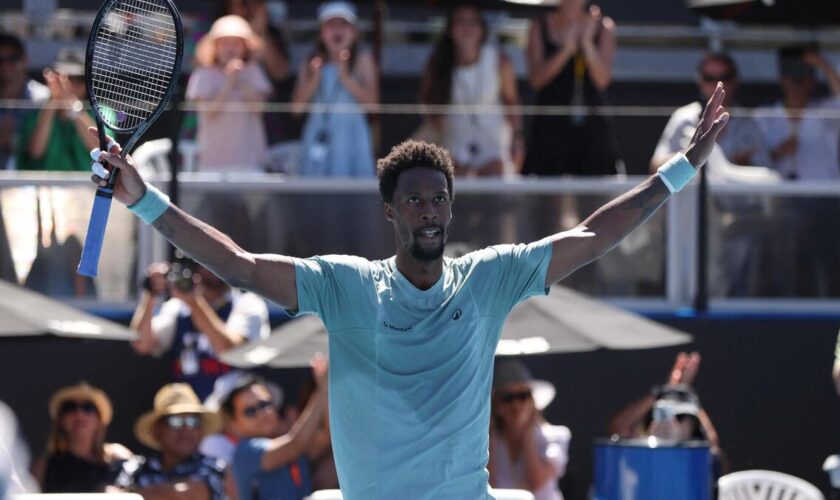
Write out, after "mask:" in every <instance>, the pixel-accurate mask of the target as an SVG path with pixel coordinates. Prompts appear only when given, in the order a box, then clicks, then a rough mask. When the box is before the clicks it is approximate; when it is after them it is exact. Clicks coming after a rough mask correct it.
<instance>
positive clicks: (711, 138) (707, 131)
mask: <svg viewBox="0 0 840 500" xmlns="http://www.w3.org/2000/svg"><path fill="white" fill-rule="evenodd" d="M725 95H726V91H725V90H724V89H723V83H721V82H718V84H717V87H715V91H714V93H713V94H712V97H710V98H709V102H707V103H706V108H705V109H703V115H702V116H701V117H700V124H699V125H697V129H696V130H695V131H694V137H692V138H691V143H690V144H689V145H688V148H687V149H686V150H685V156H686V158H688V161H689V162H691V164H692V165H694V168H700V167H701V166H703V164H704V163H706V159H707V158H708V157H709V154H711V152H712V149H713V148H714V147H715V140H717V136H718V134H720V132H721V130H723V127H724V126H726V122H727V121H729V113H727V112H726V110H725V109H724V108H723V97H724V96H725Z"/></svg>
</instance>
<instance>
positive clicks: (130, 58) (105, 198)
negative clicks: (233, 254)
mask: <svg viewBox="0 0 840 500" xmlns="http://www.w3.org/2000/svg"><path fill="white" fill-rule="evenodd" d="M183 53H184V33H183V27H182V26H181V16H180V15H179V14H178V10H177V9H176V8H175V5H174V4H173V3H172V2H171V1H170V0H106V2H105V3H104V4H103V5H102V7H100V8H99V12H98V13H97V14H96V19H95V20H94V21H93V26H92V27H91V30H90V37H89V38H88V43H87V56H86V58H85V81H86V83H87V91H88V98H89V99H90V105H91V108H92V109H93V110H94V118H95V119H96V128H97V129H98V131H99V147H100V149H101V150H103V151H108V138H107V137H106V135H105V127H106V126H107V127H108V128H109V129H111V130H112V131H114V132H115V133H117V134H129V133H130V134H131V138H130V139H129V140H128V142H126V144H125V146H123V148H122V153H121V154H120V156H122V157H125V155H126V154H128V152H129V151H131V149H132V148H133V147H134V145H135V144H137V141H138V140H139V139H140V136H141V135H143V133H144V132H145V131H146V130H147V129H148V128H149V126H150V125H151V124H152V122H154V121H155V120H156V119H157V118H158V116H160V114H161V112H163V110H164V108H165V107H166V104H167V103H168V102H169V100H170V98H171V97H172V94H173V92H174V90H175V86H176V84H177V82H178V75H179V74H180V71H181V59H182V57H183ZM117 175H118V170H116V169H113V170H112V172H111V176H110V180H109V181H108V185H107V186H106V187H99V188H97V190H96V196H95V197H94V199H93V210H92V211H91V214H90V221H89V222H88V231H87V236H86V237H85V246H84V249H83V250H82V259H81V261H80V262H79V268H78V272H79V274H81V275H84V276H90V277H94V276H96V271H97V268H98V267H99V254H100V252H101V251H102V242H103V240H104V238H105V227H106V225H107V224H108V213H109V212H110V210H111V198H112V197H113V195H114V183H115V182H116V180H117Z"/></svg>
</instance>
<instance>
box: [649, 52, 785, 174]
mask: <svg viewBox="0 0 840 500" xmlns="http://www.w3.org/2000/svg"><path fill="white" fill-rule="evenodd" d="M696 82H697V90H698V91H699V95H698V98H697V100H696V101H693V102H691V103H689V104H686V105H685V106H683V107H681V108H679V109H677V110H676V111H674V113H673V114H672V115H671V118H670V119H669V120H668V124H667V125H666V126H665V130H663V131H662V136H661V137H660V138H659V143H658V144H657V145H656V150H655V151H654V153H653V158H651V161H650V168H651V171H652V172H654V171H656V169H657V168H659V167H660V166H662V165H663V164H664V163H665V162H666V161H668V160H669V159H671V157H672V156H674V155H675V154H676V153H679V152H680V151H683V150H684V149H685V148H686V147H687V146H688V143H689V141H691V135H692V134H693V133H694V129H695V128H696V127H697V124H698V123H699V121H700V113H702V111H703V105H704V103H705V102H706V101H707V100H708V99H709V97H711V95H712V93H713V92H714V91H715V87H716V86H717V83H718V82H723V85H724V86H725V87H726V96H725V97H724V99H723V106H724V107H726V108H731V107H734V106H738V103H737V101H736V100H735V95H736V94H737V92H738V83H739V81H738V66H737V65H736V64H735V60H734V59H732V57H730V56H729V55H728V54H724V53H722V52H709V53H707V54H706V55H705V56H703V59H701V60H700V64H699V65H698V66H697V75H696ZM716 147H720V148H721V149H722V151H723V154H724V155H725V156H726V158H727V159H728V160H729V161H730V162H731V163H734V164H736V165H761V166H765V167H767V166H770V155H769V152H768V150H767V146H766V145H765V143H764V137H763V136H762V134H761V131H760V130H759V129H758V125H757V124H756V122H755V120H754V119H753V118H752V117H749V116H738V115H735V116H732V117H731V118H730V119H729V122H728V123H727V124H726V130H725V131H724V132H722V133H721V134H720V136H719V137H718V140H717V144H716Z"/></svg>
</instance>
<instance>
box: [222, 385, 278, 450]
mask: <svg viewBox="0 0 840 500" xmlns="http://www.w3.org/2000/svg"><path fill="white" fill-rule="evenodd" d="M232 403H233V416H232V417H231V420H230V422H231V427H232V428H233V431H234V432H235V433H236V434H238V435H240V436H242V437H272V435H273V433H274V431H275V429H277V427H278V424H279V420H278V418H279V417H278V416H277V409H276V408H275V406H274V401H273V400H272V399H271V393H270V392H269V391H268V389H267V388H266V387H265V386H262V385H259V384H256V385H252V386H250V387H249V388H247V389H245V390H243V391H241V392H240V393H239V394H237V395H236V396H234V398H233V401H232Z"/></svg>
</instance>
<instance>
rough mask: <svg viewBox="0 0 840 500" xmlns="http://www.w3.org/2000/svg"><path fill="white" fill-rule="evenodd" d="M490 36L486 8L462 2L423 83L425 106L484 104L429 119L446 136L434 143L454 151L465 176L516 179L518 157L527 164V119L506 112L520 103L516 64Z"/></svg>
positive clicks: (451, 13)
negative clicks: (524, 157)
mask: <svg viewBox="0 0 840 500" xmlns="http://www.w3.org/2000/svg"><path fill="white" fill-rule="evenodd" d="M487 36H488V33H487V22H486V21H485V19H484V17H483V16H482V12H481V10H480V9H479V8H478V7H477V6H476V5H474V4H470V3H458V4H456V6H455V7H452V8H451V9H450V11H449V15H448V16H447V20H446V27H445V28H444V32H443V36H442V37H441V39H440V40H439V41H438V42H437V44H436V45H435V47H434V49H433V50H432V55H431V57H430V58H429V62H428V63H427V65H426V72H425V74H424V75H423V82H422V85H421V91H420V92H421V100H422V102H423V103H424V104H431V105H446V104H454V105H461V106H484V109H481V110H479V111H478V112H476V113H463V114H460V113H459V114H445V115H433V116H430V117H429V118H427V120H428V125H430V126H432V127H434V129H435V130H436V132H437V133H436V134H435V135H436V136H438V137H440V140H439V141H434V142H439V143H440V144H441V145H442V146H444V147H446V149H448V150H449V152H450V154H451V155H452V159H453V160H454V161H455V167H456V168H455V172H456V173H458V174H461V175H470V176H498V175H503V174H508V175H510V174H513V173H514V172H516V171H518V168H516V167H515V166H514V157H516V158H518V159H519V160H520V162H521V159H522V158H521V157H522V155H523V154H524V149H523V148H524V144H523V142H522V119H521V116H519V115H518V114H515V113H513V112H510V111H508V112H507V115H506V113H505V110H504V109H503V108H502V106H503V105H504V106H511V107H513V106H517V105H518V104H519V96H518V93H517V90H516V73H515V70H514V67H513V62H511V60H510V59H509V58H508V57H507V56H506V55H505V54H504V53H503V52H501V51H500V50H499V49H498V48H497V47H496V46H495V45H494V44H492V43H489V42H488V41H487ZM487 108H492V109H495V110H496V113H490V112H488V111H489V110H488V109H487ZM514 138H515V140H514ZM514 148H515V152H516V154H515V155H514V154H513V151H514ZM520 164H521V163H520Z"/></svg>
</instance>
